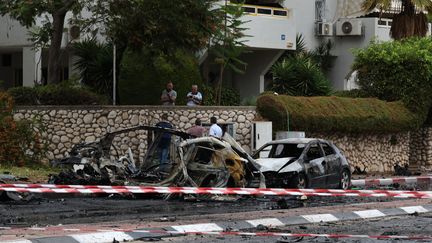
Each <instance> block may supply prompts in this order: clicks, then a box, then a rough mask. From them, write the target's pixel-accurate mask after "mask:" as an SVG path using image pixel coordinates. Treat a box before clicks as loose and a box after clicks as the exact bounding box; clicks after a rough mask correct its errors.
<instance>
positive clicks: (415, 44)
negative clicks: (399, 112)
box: [353, 38, 432, 118]
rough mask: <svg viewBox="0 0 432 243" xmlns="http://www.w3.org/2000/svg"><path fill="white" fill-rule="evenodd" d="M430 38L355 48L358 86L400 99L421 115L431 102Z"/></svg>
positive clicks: (425, 112)
mask: <svg viewBox="0 0 432 243" xmlns="http://www.w3.org/2000/svg"><path fill="white" fill-rule="evenodd" d="M431 50H432V39H430V38H412V39H405V40H403V41H392V42H384V43H372V44H371V45H370V46H369V47H368V48H366V49H360V50H356V51H355V53H354V54H355V56H356V58H355V61H354V64H353V69H355V70H357V71H358V84H359V85H360V87H361V89H362V90H363V91H364V92H365V93H368V94H370V95H371V96H374V97H377V98H379V99H382V100H386V101H396V100H401V101H402V102H403V103H404V104H405V105H406V106H407V107H408V108H409V109H411V110H412V111H414V112H416V113H418V114H420V115H422V116H423V118H425V117H426V114H427V112H428V110H429V107H430V106H431V103H432V96H431V95H430V94H431V92H432V52H431Z"/></svg>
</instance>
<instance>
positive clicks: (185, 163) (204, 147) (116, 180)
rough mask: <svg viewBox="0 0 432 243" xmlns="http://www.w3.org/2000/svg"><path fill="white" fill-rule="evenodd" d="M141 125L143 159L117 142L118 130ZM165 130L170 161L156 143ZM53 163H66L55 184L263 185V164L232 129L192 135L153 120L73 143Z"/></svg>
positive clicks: (128, 129) (138, 129) (119, 132)
mask: <svg viewBox="0 0 432 243" xmlns="http://www.w3.org/2000/svg"><path fill="white" fill-rule="evenodd" d="M137 131H144V132H146V133H147V141H146V144H147V147H146V148H147V149H146V152H145V155H144V158H142V162H141V163H140V164H139V165H138V164H137V163H136V162H135V159H134V154H133V152H132V150H131V148H130V147H129V148H128V149H127V150H126V151H120V149H119V148H118V146H116V145H115V143H114V138H115V137H116V136H120V135H122V134H129V133H130V132H137ZM167 133H168V134H169V135H170V137H171V143H170V148H169V151H170V152H169V163H168V164H167V165H161V164H160V163H159V157H158V149H159V148H158V144H159V143H160V141H161V138H162V136H163V135H164V134H167ZM120 152H123V153H124V155H121V153H120ZM135 157H136V156H135ZM53 164H54V165H57V166H62V167H64V168H65V169H64V170H63V171H62V172H61V173H60V174H59V175H55V176H52V177H51V178H50V183H55V184H105V185H144V186H194V187H195V186H200V187H264V186H265V179H264V176H263V174H262V173H261V172H260V170H259V165H258V164H256V163H255V161H254V159H253V158H252V157H251V156H250V155H249V154H247V153H246V152H245V151H244V150H243V149H242V148H241V147H240V146H239V145H238V144H237V143H236V142H235V141H234V139H233V138H232V137H230V136H229V135H228V134H226V135H225V136H224V137H223V138H222V139H218V138H214V137H201V138H194V137H192V136H191V135H189V134H187V133H184V132H180V131H176V130H172V129H165V128H159V127H154V126H138V127H133V128H127V129H124V130H119V131H116V132H111V133H107V134H106V135H105V136H103V137H102V138H101V139H100V140H99V141H96V142H92V143H83V144H78V145H76V146H74V147H73V148H72V150H71V152H70V154H69V156H68V157H66V158H64V159H62V160H56V161H53Z"/></svg>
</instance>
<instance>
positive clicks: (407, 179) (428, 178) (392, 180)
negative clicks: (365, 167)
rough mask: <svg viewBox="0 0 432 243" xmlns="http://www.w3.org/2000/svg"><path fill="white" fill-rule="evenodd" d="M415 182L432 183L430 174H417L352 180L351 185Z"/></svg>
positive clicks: (385, 184)
mask: <svg viewBox="0 0 432 243" xmlns="http://www.w3.org/2000/svg"><path fill="white" fill-rule="evenodd" d="M396 183H398V184H417V183H429V184H432V176H417V177H399V178H385V179H363V180H352V181H351V184H352V185H353V186H389V185H392V184H396Z"/></svg>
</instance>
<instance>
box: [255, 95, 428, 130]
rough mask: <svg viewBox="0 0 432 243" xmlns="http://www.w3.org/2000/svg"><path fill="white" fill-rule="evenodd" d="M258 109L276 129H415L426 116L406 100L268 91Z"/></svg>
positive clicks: (261, 99) (260, 100) (260, 99)
mask: <svg viewBox="0 0 432 243" xmlns="http://www.w3.org/2000/svg"><path fill="white" fill-rule="evenodd" d="M257 109H258V112H259V113H260V114H261V116H263V117H264V118H266V119H268V120H270V121H272V122H273V127H274V128H275V131H281V130H286V129H287V125H286V124H287V111H288V112H289V118H290V130H297V131H306V132H352V133H362V132H373V133H392V132H401V131H409V130H414V129H416V128H418V127H420V126H421V124H422V122H423V119H422V118H421V117H420V116H418V115H416V114H415V113H413V112H411V111H410V110H409V109H407V108H406V107H405V106H404V105H403V103H402V102H385V101H382V100H378V99H375V98H354V99H353V98H344V97H334V96H332V97H293V96H286V95H278V96H276V95H273V94H265V95H262V96H260V97H259V98H258V102H257Z"/></svg>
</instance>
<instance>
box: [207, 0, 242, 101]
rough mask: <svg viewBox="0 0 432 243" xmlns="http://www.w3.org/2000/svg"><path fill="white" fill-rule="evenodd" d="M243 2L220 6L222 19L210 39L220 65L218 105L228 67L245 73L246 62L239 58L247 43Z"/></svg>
mask: <svg viewBox="0 0 432 243" xmlns="http://www.w3.org/2000/svg"><path fill="white" fill-rule="evenodd" d="M243 13H244V12H243V8H242V3H239V4H228V3H227V1H225V5H224V6H222V7H221V8H220V12H219V14H220V15H219V16H221V17H222V18H221V19H222V20H223V21H221V22H220V23H219V26H218V27H217V28H216V29H215V32H214V34H213V36H212V38H211V41H210V52H211V53H212V54H213V55H215V57H216V58H215V62H216V63H217V64H218V65H219V80H218V81H217V83H216V92H215V96H216V97H215V99H216V103H217V104H218V105H220V104H221V97H222V82H223V74H224V71H225V69H226V68H229V69H231V70H233V71H234V72H237V73H243V72H244V70H245V69H246V65H247V64H246V63H245V62H243V61H242V60H241V59H239V56H240V55H241V54H242V53H244V52H245V48H246V46H245V44H244V43H243V42H244V41H243V40H242V38H244V37H245V35H244V34H243V31H244V30H245V28H243V27H242V25H243V24H244V21H242V20H241V19H240V18H241V17H242V16H243Z"/></svg>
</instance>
